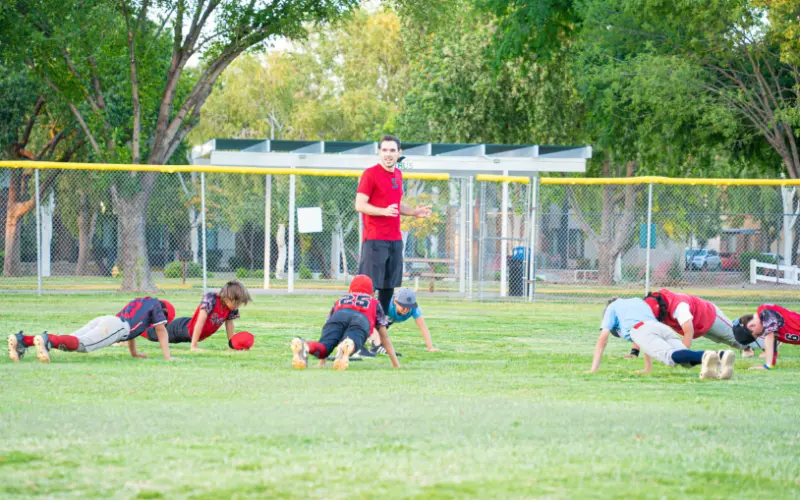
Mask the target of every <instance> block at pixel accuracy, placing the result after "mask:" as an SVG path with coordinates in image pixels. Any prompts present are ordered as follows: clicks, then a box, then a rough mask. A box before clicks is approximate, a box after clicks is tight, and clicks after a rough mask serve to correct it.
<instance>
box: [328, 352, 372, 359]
mask: <svg viewBox="0 0 800 500" xmlns="http://www.w3.org/2000/svg"><path fill="white" fill-rule="evenodd" d="M338 352H339V351H337V350H334V351H333V352H332V353H331V354H330V356H328V361H336V354H337V353H338ZM350 361H364V357H363V353H362V352H361V351H359V352H354V353H353V354H351V355H350Z"/></svg>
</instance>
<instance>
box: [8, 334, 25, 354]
mask: <svg viewBox="0 0 800 500" xmlns="http://www.w3.org/2000/svg"><path fill="white" fill-rule="evenodd" d="M25 349H26V347H25V342H24V341H23V339H22V332H21V331H20V332H19V333H17V334H15V335H9V336H8V357H9V358H11V361H20V360H22V358H24V357H25Z"/></svg>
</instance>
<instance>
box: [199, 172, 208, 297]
mask: <svg viewBox="0 0 800 500" xmlns="http://www.w3.org/2000/svg"><path fill="white" fill-rule="evenodd" d="M200 224H201V226H200V227H201V229H200V234H201V235H202V238H203V295H205V293H206V291H207V290H208V248H207V246H208V239H207V237H206V230H207V227H208V225H207V224H206V174H205V172H200Z"/></svg>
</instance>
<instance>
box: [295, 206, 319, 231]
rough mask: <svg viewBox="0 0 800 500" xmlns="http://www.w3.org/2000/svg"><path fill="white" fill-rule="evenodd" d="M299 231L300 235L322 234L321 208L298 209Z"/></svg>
mask: <svg viewBox="0 0 800 500" xmlns="http://www.w3.org/2000/svg"><path fill="white" fill-rule="evenodd" d="M297 230H298V231H299V232H300V233H321V232H322V208H320V207H306V208H298V209H297Z"/></svg>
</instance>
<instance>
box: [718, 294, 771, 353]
mask: <svg viewBox="0 0 800 500" xmlns="http://www.w3.org/2000/svg"><path fill="white" fill-rule="evenodd" d="M714 308H715V309H716V310H717V319H715V320H714V324H713V325H711V328H710V329H709V330H708V331H707V332H706V334H705V335H703V337H705V338H707V339H708V340H710V341H712V342H716V343H717V344H725V345H729V346H731V347H733V348H734V349H743V348H744V347H752V348H753V349H763V348H764V346H763V345H761V344H759V343H758V341H756V342H751V343H750V344H748V345H746V346H742V345H741V344H739V343H738V342H736V337H734V336H733V326H732V325H733V322H732V321H731V320H730V319H728V317H727V316H725V313H724V312H722V309H720V308H719V307H717V306H716V305H714Z"/></svg>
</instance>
